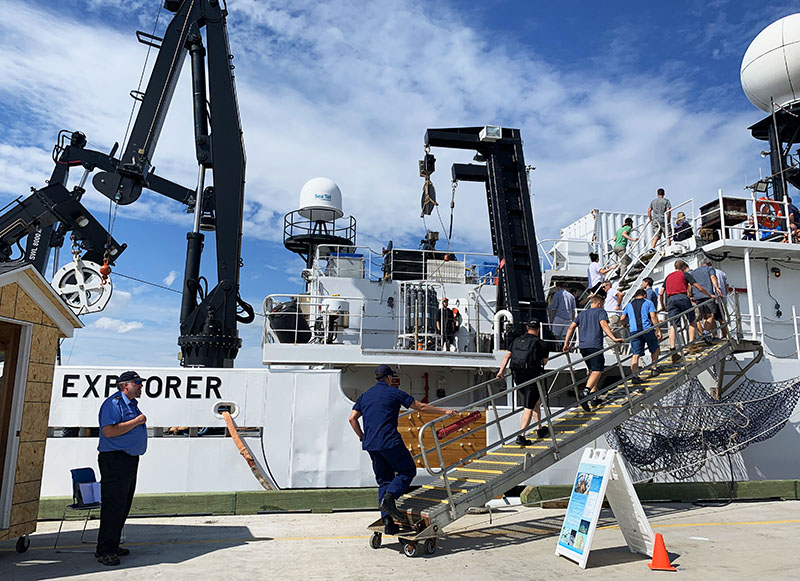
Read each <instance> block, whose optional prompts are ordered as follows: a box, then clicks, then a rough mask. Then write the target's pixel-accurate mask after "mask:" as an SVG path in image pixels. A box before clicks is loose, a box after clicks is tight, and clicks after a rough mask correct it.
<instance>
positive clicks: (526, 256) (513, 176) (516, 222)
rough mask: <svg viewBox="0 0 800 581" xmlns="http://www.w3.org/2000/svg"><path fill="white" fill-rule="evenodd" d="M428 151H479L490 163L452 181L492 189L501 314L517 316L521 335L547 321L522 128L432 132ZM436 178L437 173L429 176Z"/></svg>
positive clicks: (462, 168)
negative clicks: (529, 324)
mask: <svg viewBox="0 0 800 581" xmlns="http://www.w3.org/2000/svg"><path fill="white" fill-rule="evenodd" d="M425 147H426V150H427V149H428V148H430V147H447V148H451V149H468V150H473V151H475V152H477V155H476V157H475V158H476V160H478V159H480V160H482V161H484V162H485V163H482V164H480V165H478V164H459V163H456V164H453V167H452V178H453V180H463V181H472V182H483V183H484V184H485V186H486V201H487V205H488V208H489V225H490V226H491V231H492V247H493V250H494V253H495V255H496V256H497V257H498V258H499V260H500V265H499V267H498V286H497V310H500V309H507V310H509V311H510V312H511V314H512V315H513V316H514V327H515V331H516V334H519V333H522V332H523V330H524V326H523V325H524V323H525V321H526V320H529V319H530V318H531V317H537V318H538V319H539V320H540V321H545V320H546V303H545V300H544V299H545V297H544V289H543V287H542V273H541V269H540V266H539V253H538V251H537V247H536V233H535V231H534V227H533V210H532V208H531V200H530V193H529V191H528V180H527V170H526V167H525V158H524V157H523V154H522V138H521V137H520V132H519V129H507V128H501V127H458V128H452V129H428V130H427V132H426V133H425ZM428 155H430V154H428ZM422 165H423V166H424V165H428V166H430V167H431V169H432V167H433V164H432V163H431V162H429V163H428V164H425V163H424V160H423V163H422ZM430 173H432V171H429V174H428V175H430Z"/></svg>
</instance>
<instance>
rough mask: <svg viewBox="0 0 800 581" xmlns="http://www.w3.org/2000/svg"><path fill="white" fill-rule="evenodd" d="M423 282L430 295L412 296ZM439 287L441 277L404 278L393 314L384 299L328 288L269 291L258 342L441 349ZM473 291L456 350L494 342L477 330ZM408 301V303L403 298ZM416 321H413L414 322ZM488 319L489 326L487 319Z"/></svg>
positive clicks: (484, 348) (485, 347) (485, 348)
mask: <svg viewBox="0 0 800 581" xmlns="http://www.w3.org/2000/svg"><path fill="white" fill-rule="evenodd" d="M421 286H422V287H424V290H425V291H426V292H430V295H431V298H432V299H433V300H431V301H416V302H415V301H410V300H409V299H410V297H411V295H412V294H416V291H417V290H418V287H421ZM442 288H443V285H442V284H440V283H430V282H424V283H414V282H402V283H401V292H400V302H399V304H398V305H396V306H395V308H394V309H392V314H385V311H386V304H385V301H386V299H384V300H383V301H381V300H380V299H370V298H366V297H364V296H343V295H332V294H305V293H298V294H271V295H268V296H267V297H266V298H265V299H264V304H263V314H264V327H263V329H262V337H261V343H262V346H264V347H266V346H267V345H278V344H290V345H307V344H317V345H356V346H358V347H360V348H363V347H364V346H365V345H369V346H372V347H375V348H383V349H397V350H415V351H425V352H428V353H432V352H436V351H445V350H446V346H445V344H444V343H445V336H444V333H443V330H442V329H441V325H440V326H439V327H438V328H437V325H436V321H437V318H438V311H439V310H440V308H441V307H440V300H439V299H440V298H441V296H443V293H442ZM404 290H406V291H409V290H410V291H415V292H414V293H410V292H403V291H404ZM437 290H438V292H435V291H437ZM475 297H476V298H475V302H473V303H471V304H470V305H469V306H470V308H469V309H466V310H465V312H464V317H463V320H462V326H463V325H467V330H466V332H461V333H459V334H458V335H456V338H455V341H454V347H455V349H456V350H458V351H459V352H468V353H475V352H478V353H491V352H492V351H493V350H494V349H496V348H497V347H496V346H495V345H494V343H493V342H492V340H491V337H492V333H488V332H481V324H483V323H482V322H481V321H480V320H479V319H480V317H481V315H480V314H479V312H478V309H477V306H478V305H477V301H478V300H479V299H480V298H481V295H480V292H476V293H475ZM392 300H395V299H394V298H392ZM434 301H435V305H436V306H435V307H434ZM409 302H411V303H412V304H407V303H409ZM407 306H408V307H409V309H407V308H406V307H407ZM484 308H488V306H486V305H484V306H482V307H481V310H483V309H484ZM407 311H410V312H407ZM473 311H474V313H473ZM409 315H411V316H409ZM415 321H416V322H417V325H416V326H414V324H413V323H414V322H415ZM486 323H487V324H488V325H489V327H491V321H487V322H486ZM488 330H493V329H491V328H489V329H488Z"/></svg>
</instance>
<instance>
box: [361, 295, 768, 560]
mask: <svg viewBox="0 0 800 581" xmlns="http://www.w3.org/2000/svg"><path fill="white" fill-rule="evenodd" d="M707 300H708V301H711V300H717V301H718V303H719V305H720V308H721V309H722V313H723V314H724V318H725V321H726V323H725V324H726V326H727V328H728V333H727V337H726V338H723V339H715V340H713V343H712V344H708V343H707V342H706V341H704V340H703V339H701V338H698V339H697V340H695V341H693V342H692V343H688V342H687V341H686V340H685V338H684V332H685V328H684V329H683V330H682V331H679V332H677V333H676V348H675V351H674V352H673V351H670V350H669V349H665V350H663V351H662V354H661V355H660V356H659V358H658V360H657V361H656V362H655V364H653V363H651V364H650V365H648V366H645V365H643V364H642V363H643V362H642V361H640V372H639V377H640V378H641V379H643V381H644V383H643V384H641V385H636V384H633V383H632V382H631V379H632V377H633V376H632V375H631V374H630V372H629V371H627V372H626V362H627V361H628V359H629V358H630V355H625V354H624V351H623V349H622V348H621V346H624V345H625V343H615V344H614V345H612V346H609V347H606V348H604V349H603V350H602V353H603V355H604V356H605V355H606V354H610V355H611V359H612V361H615V365H612V366H610V367H607V368H606V372H604V373H607V372H609V371H611V370H612V369H613V370H614V371H616V372H617V373H618V374H619V379H617V380H616V381H613V382H612V383H611V384H610V385H607V386H605V387H603V388H602V389H598V390H597V392H596V393H593V394H590V395H586V396H581V394H582V390H581V386H582V384H583V383H585V381H586V377H580V375H581V373H582V371H583V365H582V363H583V362H584V360H585V358H577V357H576V356H575V355H573V354H571V353H570V352H569V351H567V352H563V353H562V354H560V355H558V356H557V357H563V358H564V359H565V361H564V362H563V363H562V364H561V365H560V366H559V367H557V368H556V369H551V370H548V371H547V372H546V373H544V374H542V375H541V376H539V377H537V378H535V379H533V380H531V381H529V382H527V383H523V384H520V385H518V386H513V387H511V388H508V389H506V388H505V385H504V384H502V387H501V383H500V381H501V380H499V379H493V380H490V381H486V382H483V383H480V384H477V385H475V386H472V387H470V388H467V389H465V390H463V391H460V392H459V393H456V394H452V395H450V396H447V397H445V398H442V399H440V400H437V401H436V402H434V403H436V404H437V405H440V406H441V405H445V404H446V403H447V401H448V400H452V399H455V398H457V397H463V396H465V395H469V394H473V396H474V395H475V394H476V392H477V393H481V390H483V391H484V392H488V395H487V396H486V397H482V398H481V399H479V400H478V401H475V402H474V403H472V404H470V405H469V406H466V407H464V408H463V409H462V410H461V411H462V413H465V412H466V413H469V412H475V411H483V410H484V409H485V410H486V412H487V414H486V416H487V417H486V423H485V424H482V425H479V426H477V427H475V428H472V429H462V430H461V431H460V432H458V434H459V435H458V436H457V437H454V438H452V439H447V440H446V441H443V440H442V439H440V437H439V432H440V430H442V429H443V428H445V427H446V426H447V425H448V423H452V421H453V420H452V419H451V418H448V417H447V416H442V417H439V418H436V419H433V420H431V421H429V422H427V423H426V424H424V426H422V428H421V429H420V430H419V434H418V436H419V445H420V450H421V453H420V454H419V455H418V456H416V457H415V459H416V458H418V457H420V456H421V458H422V462H423V465H424V468H425V470H426V471H427V472H428V473H429V474H430V475H432V476H434V477H436V478H437V479H436V480H435V481H433V482H431V483H430V484H426V485H423V486H422V487H420V488H418V489H416V490H414V491H413V492H410V493H408V494H406V495H404V496H402V497H401V498H400V499H399V500H398V502H397V506H398V509H399V510H400V512H401V513H403V514H404V515H405V516H406V517H407V519H408V523H406V524H407V528H406V529H404V530H403V531H402V532H401V533H399V534H398V536H399V537H400V540H401V542H402V543H403V549H404V552H405V554H406V555H407V556H414V555H416V554H418V552H419V551H420V548H419V547H421V546H424V549H425V552H426V553H433V552H434V551H435V549H436V538H437V537H438V536H441V535H442V529H443V528H444V527H445V526H446V525H448V524H450V523H451V522H453V521H455V520H456V519H458V518H460V517H462V516H464V515H465V514H466V513H467V511H468V510H469V509H470V508H472V507H476V506H483V505H484V504H485V503H487V502H488V501H490V500H492V499H494V498H497V497H498V496H500V495H502V494H504V493H505V492H506V491H508V490H510V489H511V488H513V487H514V486H517V485H519V484H521V483H522V482H523V481H525V480H527V479H529V478H531V477H532V476H534V475H535V474H537V473H539V472H541V471H543V470H544V469H545V468H547V467H549V466H552V465H553V464H555V463H556V462H558V461H559V460H560V459H562V458H565V457H566V456H568V455H569V454H571V453H573V452H575V451H577V450H580V449H582V448H584V447H585V446H587V445H588V444H590V443H591V442H592V440H594V439H596V438H598V437H600V436H602V435H603V434H605V433H606V432H608V431H609V430H611V429H613V428H615V427H616V426H618V425H620V424H621V423H622V422H624V421H625V420H627V419H628V418H630V417H631V416H633V415H634V414H636V413H638V412H639V411H641V410H643V409H644V408H645V407H646V406H648V405H650V404H654V403H655V402H657V401H658V400H660V399H661V398H663V397H664V396H665V395H667V394H668V393H670V392H671V391H673V390H675V389H677V388H678V387H680V386H681V385H683V384H685V383H686V382H687V381H689V380H690V379H692V378H695V377H697V376H698V375H699V374H700V373H701V372H703V371H706V370H709V369H711V370H712V372H713V373H714V375H715V376H716V377H718V378H719V382H720V383H719V384H718V385H717V386H716V389H714V390H712V391H714V392H715V393H716V394H717V395H716V397H719V395H720V394H721V393H723V392H724V391H725V389H727V388H728V387H730V386H732V385H733V384H734V383H735V382H736V381H737V380H738V379H739V378H740V377H741V376H743V375H744V373H745V372H746V371H747V369H749V368H750V367H751V366H752V365H753V364H754V363H755V362H757V361H758V360H760V358H761V355H762V350H761V344H760V343H758V342H755V341H750V340H745V339H743V338H742V334H741V320H740V319H741V317H740V315H739V311H738V302H737V301H734V302H733V304H734V307H733V311H734V312H733V313H731V314H730V316H729V315H728V313H727V309H726V304H725V302H724V301H722V300H720V299H707ZM693 308H694V307H693ZM686 312H688V310H687V311H686ZM686 312H684V313H681V314H679V315H675V316H673V317H671V318H668V319H666V320H665V321H663V322H661V323H660V324H659V327H660V328H661V329H663V330H664V331H666V329H667V325H669V324H676V326H678V328H679V329H680V323H681V321H682V320H683V321H684V322H685V319H684V315H685V314H686ZM648 331H649V330H648ZM648 331H644V332H643V333H636V334H634V335H632V336H631V337H629V338H628V339H626V343H627V342H629V341H630V339H632V338H635V337H638V336H640V335H643V334H644V333H646V332H648ZM663 335H664V336H666V332H665V333H663ZM748 352H749V353H753V358H752V359H751V360H750V362H749V364H747V365H745V366H744V367H738V369H737V371H736V372H735V373H731V372H730V371H728V372H724V369H725V365H726V359H733V358H732V356H733V355H734V354H737V353H748ZM673 353H677V354H678V355H679V357H678V358H676V359H678V361H676V362H673V357H672V354H673ZM646 357H647V355H646ZM728 364H729V366H730V362H728ZM655 365H657V366H658V368H659V371H660V373H658V374H657V375H652V376H650V374H649V373H647V372H648V370H649V371H652V370H653V369H654V367H655ZM736 365H737V366H738V363H737V364H736ZM712 368H714V369H712ZM615 375H616V373H615ZM560 376H565V377H567V378H568V382H567V385H564V386H561V387H558V388H556V387H555V385H556V382H557V379H558V378H559V377H560ZM726 378H727V379H726ZM531 384H535V386H536V387H537V389H538V390H539V394H540V397H541V399H542V401H543V402H546V403H545V404H543V405H542V413H541V419H540V421H539V422H535V423H531V425H530V426H529V427H528V428H527V429H526V430H524V431H523V430H517V431H513V432H508V431H507V430H504V429H503V428H502V427H501V422H502V421H503V420H505V419H507V418H509V417H511V416H515V415H516V414H518V413H520V411H521V409H520V408H517V409H512V410H511V411H507V412H505V411H504V412H500V411H499V410H498V402H503V401H505V400H506V399H507V398H509V394H513V393H514V392H516V391H517V390H519V389H521V388H523V387H525V386H528V385H531ZM564 395H566V396H568V398H569V403H568V405H566V406H564V407H562V408H561V409H559V410H558V411H557V412H554V413H551V410H550V408H549V405H548V403H547V402H549V401H550V400H552V399H554V398H555V397H558V396H564ZM596 396H600V397H602V398H603V401H602V403H601V404H600V405H598V406H597V407H595V406H591V403H592V400H593V399H594V398H595V397H596ZM586 408H589V409H590V411H586ZM489 412H491V414H490V413H489ZM409 413H413V412H409ZM490 416H491V417H490ZM490 426H496V430H497V432H498V434H499V439H498V440H497V441H494V442H492V443H491V444H490V445H488V446H486V447H484V448H482V449H479V450H475V451H474V452H473V453H472V454H470V455H468V456H465V457H463V458H461V459H460V460H458V461H457V462H455V463H452V464H450V465H444V460H443V453H442V451H443V449H444V448H446V447H447V446H459V442H460V441H461V440H463V439H464V438H467V437H469V436H470V435H471V434H475V433H477V432H478V431H481V430H487V429H488V428H489V427H490ZM543 426H547V427H548V428H549V431H550V433H549V435H548V436H546V437H545V438H535V439H534V436H535V435H536V430H537V428H540V427H543ZM523 432H524V433H525V434H527V435H528V436H529V437H531V439H532V440H533V442H532V445H529V446H520V445H517V444H515V443H514V440H515V438H516V437H517V436H518V435H519V434H523ZM484 433H485V432H484ZM426 434H427V437H425V436H426ZM431 442H432V445H431ZM429 456H433V458H435V459H438V465H435V464H436V463H435V462H431V459H430V458H429ZM432 464H433V465H432ZM371 529H372V530H373V531H375V532H374V534H373V537H372V541H371V545H372V546H373V547H374V548H377V547H378V546H380V543H381V532H380V531H382V522H381V521H377V522H376V523H374V524H373V525H372V527H371Z"/></svg>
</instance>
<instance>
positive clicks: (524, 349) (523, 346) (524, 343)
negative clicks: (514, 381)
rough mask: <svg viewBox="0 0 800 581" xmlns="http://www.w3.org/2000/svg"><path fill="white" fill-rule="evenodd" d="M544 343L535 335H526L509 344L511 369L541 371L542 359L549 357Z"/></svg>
mask: <svg viewBox="0 0 800 581" xmlns="http://www.w3.org/2000/svg"><path fill="white" fill-rule="evenodd" d="M549 354H550V353H549V351H548V349H547V348H546V347H545V345H544V342H543V341H542V340H541V339H539V337H537V336H535V335H531V334H530V333H526V334H524V335H522V336H521V337H517V338H516V339H515V340H514V342H513V343H512V344H511V361H510V363H511V369H512V371H516V370H521V369H528V370H530V369H541V368H542V359H545V358H546V357H547V356H548V355H549Z"/></svg>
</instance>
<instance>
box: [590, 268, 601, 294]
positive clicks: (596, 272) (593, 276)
mask: <svg viewBox="0 0 800 581" xmlns="http://www.w3.org/2000/svg"><path fill="white" fill-rule="evenodd" d="M601 280H603V275H602V274H600V263H599V262H590V263H589V288H594V285H596V284H597V283H598V282H600V281H601Z"/></svg>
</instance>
